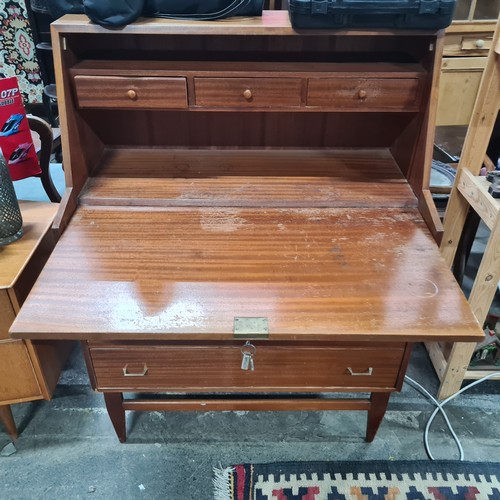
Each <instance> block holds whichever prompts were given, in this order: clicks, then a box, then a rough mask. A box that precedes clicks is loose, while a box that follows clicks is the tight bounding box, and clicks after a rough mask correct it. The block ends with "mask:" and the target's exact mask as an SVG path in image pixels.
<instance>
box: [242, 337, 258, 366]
mask: <svg viewBox="0 0 500 500" xmlns="http://www.w3.org/2000/svg"><path fill="white" fill-rule="evenodd" d="M240 351H241V354H243V359H242V360H241V369H242V370H248V369H249V368H250V370H251V371H253V370H254V364H253V357H254V355H255V353H256V352H257V348H256V347H255V346H254V345H253V344H250V342H248V341H247V342H245V344H244V345H243V346H242V347H241V348H240Z"/></svg>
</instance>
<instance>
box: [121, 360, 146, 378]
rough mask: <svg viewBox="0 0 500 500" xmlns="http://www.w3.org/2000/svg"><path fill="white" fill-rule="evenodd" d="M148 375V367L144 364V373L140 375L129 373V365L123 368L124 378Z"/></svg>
mask: <svg viewBox="0 0 500 500" xmlns="http://www.w3.org/2000/svg"><path fill="white" fill-rule="evenodd" d="M147 373H148V367H147V365H146V363H144V368H143V369H142V372H139V373H130V372H129V371H128V364H127V365H125V366H124V367H123V376H124V377H144V375H146V374H147Z"/></svg>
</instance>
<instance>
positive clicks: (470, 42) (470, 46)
mask: <svg viewBox="0 0 500 500" xmlns="http://www.w3.org/2000/svg"><path fill="white" fill-rule="evenodd" d="M492 44H493V37H492V36H491V35H490V36H480V35H478V36H464V37H463V38H462V43H461V46H460V48H461V49H462V50H465V51H475V52H476V51H484V53H485V54H487V53H488V51H489V50H490V48H491V46H492Z"/></svg>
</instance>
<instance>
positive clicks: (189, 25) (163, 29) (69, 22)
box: [52, 10, 436, 38]
mask: <svg viewBox="0 0 500 500" xmlns="http://www.w3.org/2000/svg"><path fill="white" fill-rule="evenodd" d="M52 25H53V26H54V28H55V29H56V30H57V31H58V32H60V33H64V32H70V33H78V32H81V33H86V34H91V33H101V34H106V35H111V36H114V35H115V34H125V35H149V36H151V35H155V34H165V33H168V34H178V35H184V36H187V35H212V36H213V35H226V36H227V35H239V36H248V35H253V36H255V35H257V36H258V35H264V36H272V35H295V36H298V35H301V36H304V35H316V36H317V35H318V34H322V33H324V32H325V30H314V29H305V30H298V29H294V28H292V26H291V24H290V19H289V16H288V11H286V10H270V11H264V12H263V13H262V17H231V18H228V19H221V20H218V21H215V22H214V21H193V20H187V21H175V20H171V19H159V18H141V19H139V20H138V22H135V23H133V24H128V25H127V26H122V27H120V29H119V30H110V29H108V28H105V27H102V26H99V25H98V24H95V23H92V22H91V21H90V20H89V18H88V17H87V16H84V15H66V16H64V18H61V19H58V20H57V21H55V22H54V23H52ZM435 32H436V31H435V30H434V31H432V30H402V29H395V30H390V29H385V30H384V29H378V30H371V29H358V30H353V29H336V30H335V33H336V34H338V35H350V36H367V37H379V36H392V37H399V38H401V37H402V36H404V35H408V36H413V37H415V36H418V35H420V34H422V35H429V34H430V33H435Z"/></svg>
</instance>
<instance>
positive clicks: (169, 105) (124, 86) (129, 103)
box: [74, 75, 188, 109]
mask: <svg viewBox="0 0 500 500" xmlns="http://www.w3.org/2000/svg"><path fill="white" fill-rule="evenodd" d="M74 82H75V90H76V98H77V101H78V106H79V107H80V108H127V109H129V108H132V109H133V108H136V109H183V108H187V105H188V102H187V87H186V79H185V78H172V77H151V78H149V77H146V78H139V77H131V78H129V77H121V76H87V75H77V76H75V78H74Z"/></svg>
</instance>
